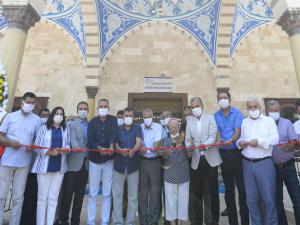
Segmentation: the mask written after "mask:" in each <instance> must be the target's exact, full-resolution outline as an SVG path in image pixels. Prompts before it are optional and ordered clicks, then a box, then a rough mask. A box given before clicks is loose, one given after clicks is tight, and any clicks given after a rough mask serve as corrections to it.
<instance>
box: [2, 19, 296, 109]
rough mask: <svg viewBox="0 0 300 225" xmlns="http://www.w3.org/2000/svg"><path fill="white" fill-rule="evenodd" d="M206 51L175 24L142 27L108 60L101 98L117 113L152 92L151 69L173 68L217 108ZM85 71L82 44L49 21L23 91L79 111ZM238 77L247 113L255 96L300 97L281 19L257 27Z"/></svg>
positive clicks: (38, 33) (38, 37)
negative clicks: (148, 85)
mask: <svg viewBox="0 0 300 225" xmlns="http://www.w3.org/2000/svg"><path fill="white" fill-rule="evenodd" d="M0 42H1V36H0ZM202 52H203V51H202V48H201V46H199V45H197V44H195V41H194V39H193V38H191V37H190V36H189V35H188V34H187V33H186V32H184V31H182V30H181V29H179V28H174V26H173V25H172V24H166V23H164V22H160V23H157V22H153V23H151V24H149V25H144V26H143V27H141V28H140V27H137V28H135V29H134V30H133V31H131V32H129V33H128V34H126V35H125V37H124V38H123V39H122V40H121V41H120V42H119V43H116V44H115V45H114V47H113V48H112V52H110V53H109V54H108V55H107V56H108V58H107V59H105V60H104V61H103V63H102V65H101V67H102V68H101V73H100V74H99V76H100V81H99V91H98V94H97V96H96V99H99V98H102V97H104V98H108V99H109V100H110V101H111V112H112V113H116V111H117V110H119V109H122V108H124V107H126V106H127V101H128V93H135V92H138V93H143V92H144V86H143V85H144V83H143V79H144V77H145V76H159V75H160V74H165V75H167V76H172V77H173V78H174V85H175V87H176V88H175V92H176V93H188V97H189V98H191V97H193V96H200V97H201V98H202V99H203V101H204V105H205V109H206V111H208V112H210V113H211V112H214V111H215V110H217V109H218V106H217V103H216V84H215V77H214V71H213V66H212V64H211V62H210V61H209V60H208V57H207V55H205V53H202ZM98 70H99V68H98ZM85 76H86V75H85V73H84V64H83V61H82V59H81V57H80V54H79V51H78V49H77V47H76V45H75V44H74V43H73V41H72V40H71V39H70V38H69V37H68V36H67V35H66V34H65V33H64V32H63V31H62V30H60V29H59V28H58V27H56V26H54V25H52V24H46V22H45V21H42V22H40V23H38V24H37V25H36V26H35V27H34V28H32V29H31V30H30V32H29V35H28V41H27V45H26V50H25V54H24V60H23V65H22V68H21V74H20V80H19V83H18V88H17V96H21V95H22V94H23V93H24V92H25V91H33V92H35V93H37V94H38V96H47V97H50V100H49V108H52V107H54V106H57V105H62V106H64V107H65V108H66V111H67V113H68V114H71V113H74V112H75V106H76V104H77V102H78V101H81V100H85V99H86V91H85V79H86V77H85ZM230 83H231V85H230V89H231V93H232V97H233V104H234V105H235V106H238V107H239V108H241V109H243V111H244V112H245V113H246V110H245V100H246V99H247V98H248V97H250V96H256V97H258V98H259V99H261V100H262V98H264V97H276V98H293V97H300V94H299V89H298V85H297V80H296V75H295V70H294V65H293V60H292V57H291V51H290V46H289V40H288V36H287V34H286V33H285V32H283V31H281V29H280V27H278V26H276V25H268V26H263V27H261V28H259V29H257V30H255V31H253V32H251V33H250V34H249V35H248V36H247V38H245V39H244V40H243V41H242V42H241V44H240V46H239V48H238V52H237V53H236V54H235V57H234V61H233V62H232V64H231V81H230ZM95 85H98V84H95Z"/></svg>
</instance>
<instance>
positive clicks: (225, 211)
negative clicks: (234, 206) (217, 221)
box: [221, 208, 228, 216]
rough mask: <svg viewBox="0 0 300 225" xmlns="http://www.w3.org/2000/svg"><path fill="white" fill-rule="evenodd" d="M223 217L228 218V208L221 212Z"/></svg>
mask: <svg viewBox="0 0 300 225" xmlns="http://www.w3.org/2000/svg"><path fill="white" fill-rule="evenodd" d="M221 216H228V212H227V208H226V209H224V211H223V212H221Z"/></svg>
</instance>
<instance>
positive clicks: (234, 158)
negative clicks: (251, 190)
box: [220, 150, 249, 225]
mask: <svg viewBox="0 0 300 225" xmlns="http://www.w3.org/2000/svg"><path fill="white" fill-rule="evenodd" d="M220 154H221V157H222V160H223V163H222V164H221V170H222V176H223V181H224V185H225V202H226V206H227V211H228V220H229V224H230V225H238V224H239V223H238V214H237V207H236V202H235V186H236V187H237V190H238V194H239V205H240V216H241V224H242V225H249V211H248V207H247V203H246V192H245V184H244V179H243V167H242V154H241V152H240V151H239V150H234V151H228V150H220Z"/></svg>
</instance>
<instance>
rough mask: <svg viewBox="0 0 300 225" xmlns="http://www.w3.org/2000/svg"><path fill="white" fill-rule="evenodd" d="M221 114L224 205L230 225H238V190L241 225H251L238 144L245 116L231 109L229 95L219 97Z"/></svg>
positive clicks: (218, 112)
mask: <svg viewBox="0 0 300 225" xmlns="http://www.w3.org/2000/svg"><path fill="white" fill-rule="evenodd" d="M217 98H218V103H219V106H220V110H219V111H217V112H216V113H215V119H216V122H217V125H218V134H219V135H218V136H219V137H220V139H221V141H222V142H223V143H224V145H223V146H221V147H220V154H221V157H222V160H223V163H222V165H221V170H222V176H223V180H224V184H225V202H226V206H227V210H228V220H229V224H230V225H238V224H239V222H238V213H237V207H236V202H235V187H237V190H238V193H239V203H240V216H241V224H242V225H249V211H248V207H247V204H246V193H245V185H244V180H243V169H242V154H241V151H240V150H239V149H238V147H237V146H236V144H235V142H236V141H237V140H238V139H239V137H240V134H241V124H242V120H243V119H244V116H243V114H242V113H241V112H240V110H238V109H237V108H235V107H232V106H231V95H230V93H229V92H228V91H222V92H219V93H218V96H217Z"/></svg>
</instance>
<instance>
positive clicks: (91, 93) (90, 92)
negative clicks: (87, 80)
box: [85, 86, 98, 120]
mask: <svg viewBox="0 0 300 225" xmlns="http://www.w3.org/2000/svg"><path fill="white" fill-rule="evenodd" d="M85 89H86V93H87V96H88V99H87V102H88V104H89V115H88V120H90V119H92V118H93V117H94V115H95V106H96V100H95V97H96V94H97V92H98V87H94V86H87V87H85Z"/></svg>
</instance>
